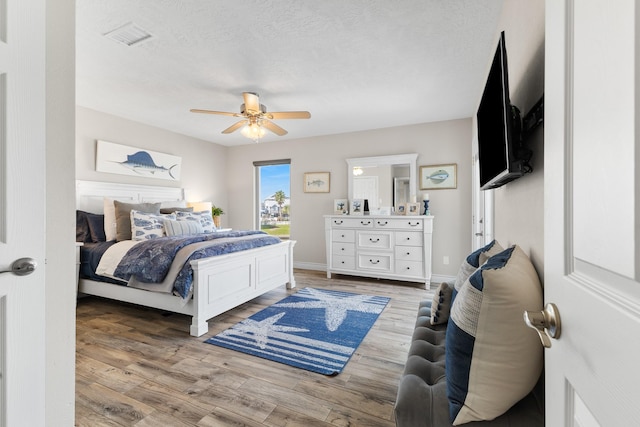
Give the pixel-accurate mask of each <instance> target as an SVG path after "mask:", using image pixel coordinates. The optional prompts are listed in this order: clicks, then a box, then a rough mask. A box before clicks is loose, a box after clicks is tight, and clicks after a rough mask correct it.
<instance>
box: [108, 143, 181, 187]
mask: <svg viewBox="0 0 640 427" xmlns="http://www.w3.org/2000/svg"><path fill="white" fill-rule="evenodd" d="M181 164H182V158H181V157H178V156H173V155H171V154H165V153H158V152H156V151H151V150H147V149H143V148H136V147H130V146H127V145H121V144H114V143H113V142H107V141H100V140H98V141H97V148H96V171H98V172H107V173H117V174H121V175H131V176H140V177H147V178H157V179H166V180H170V181H180V167H181Z"/></svg>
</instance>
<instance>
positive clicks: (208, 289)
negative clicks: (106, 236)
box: [76, 181, 296, 336]
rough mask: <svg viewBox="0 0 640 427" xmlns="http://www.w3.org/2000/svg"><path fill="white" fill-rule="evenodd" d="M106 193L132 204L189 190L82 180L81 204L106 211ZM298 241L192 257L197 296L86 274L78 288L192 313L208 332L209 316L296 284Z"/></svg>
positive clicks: (195, 329) (196, 330)
mask: <svg viewBox="0 0 640 427" xmlns="http://www.w3.org/2000/svg"><path fill="white" fill-rule="evenodd" d="M104 197H109V198H113V199H116V200H120V201H125V202H127V203H141V202H159V201H176V202H178V201H182V200H184V190H183V189H182V188H176V187H156V186H143V185H131V184H117V183H109V182H97V181H76V208H77V209H79V210H83V211H86V212H91V213H98V214H101V213H102V212H103V200H104ZM294 245H295V241H291V240H288V241H283V242H281V243H278V244H275V245H270V246H265V247H261V248H256V249H249V250H246V251H242V252H235V253H232V254H226V255H219V256H215V257H210V258H204V259H200V260H195V261H192V262H191V266H192V268H193V272H194V278H193V298H192V299H190V300H189V301H188V302H187V304H186V305H185V304H184V301H183V300H182V298H180V297H178V296H174V295H172V294H168V293H159V292H151V291H146V290H142V289H136V288H131V287H127V286H121V285H114V284H109V283H104V282H97V281H93V280H88V279H80V281H79V284H78V286H79V288H78V290H79V291H80V292H81V293H83V294H88V295H96V296H100V297H105V298H109V299H114V300H118V301H125V302H129V303H133V304H139V305H142V306H145V307H153V308H158V309H162V310H167V311H171V312H175V313H182V314H187V315H189V316H192V322H191V327H190V330H189V332H190V334H191V335H193V336H201V335H204V334H205V333H207V331H208V329H209V326H208V324H207V320H209V319H211V318H212V317H215V316H217V315H219V314H221V313H223V312H225V311H227V310H230V309H232V308H234V307H237V306H238V305H240V304H242V303H245V302H247V301H249V300H251V299H253V298H255V297H257V296H260V295H262V294H264V293H265V292H268V291H270V290H272V289H275V288H277V287H279V286H282V285H286V286H287V289H291V288H294V287H295V285H296V284H295V279H294V277H293V247H294Z"/></svg>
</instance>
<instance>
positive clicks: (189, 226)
mask: <svg viewBox="0 0 640 427" xmlns="http://www.w3.org/2000/svg"><path fill="white" fill-rule="evenodd" d="M164 231H165V233H167V236H182V235H187V234H202V233H204V231H203V229H202V225H200V222H199V221H171V220H168V219H165V220H164Z"/></svg>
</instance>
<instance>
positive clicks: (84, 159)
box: [76, 3, 544, 411]
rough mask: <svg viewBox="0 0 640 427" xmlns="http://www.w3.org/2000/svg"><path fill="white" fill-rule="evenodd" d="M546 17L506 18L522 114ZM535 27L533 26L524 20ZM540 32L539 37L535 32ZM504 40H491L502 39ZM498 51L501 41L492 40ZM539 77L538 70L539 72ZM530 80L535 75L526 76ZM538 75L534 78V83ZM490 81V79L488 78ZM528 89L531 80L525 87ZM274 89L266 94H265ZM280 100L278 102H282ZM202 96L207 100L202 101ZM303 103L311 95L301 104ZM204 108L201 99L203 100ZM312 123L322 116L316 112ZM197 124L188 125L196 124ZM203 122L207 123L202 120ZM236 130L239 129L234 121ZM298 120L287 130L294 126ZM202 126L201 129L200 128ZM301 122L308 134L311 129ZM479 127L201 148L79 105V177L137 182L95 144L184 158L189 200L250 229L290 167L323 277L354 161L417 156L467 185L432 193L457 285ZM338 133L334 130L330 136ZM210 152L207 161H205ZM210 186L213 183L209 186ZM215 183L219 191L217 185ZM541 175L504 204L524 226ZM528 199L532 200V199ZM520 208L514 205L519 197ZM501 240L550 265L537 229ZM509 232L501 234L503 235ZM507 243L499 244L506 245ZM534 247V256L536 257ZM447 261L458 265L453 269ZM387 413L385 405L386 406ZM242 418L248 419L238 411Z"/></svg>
mask: <svg viewBox="0 0 640 427" xmlns="http://www.w3.org/2000/svg"><path fill="white" fill-rule="evenodd" d="M532 9H533V10H534V11H535V13H537V17H538V18H537V20H531V19H526V18H530V15H531V14H527V13H524V12H523V11H522V10H519V7H516V6H514V5H511V7H508V6H507V7H506V8H505V10H504V11H503V12H502V14H504V15H506V16H500V14H498V15H497V16H496V17H495V18H496V19H497V20H501V21H505V22H507V24H502V25H501V27H503V28H504V29H505V30H506V31H507V33H508V34H509V43H510V46H512V47H511V50H510V52H513V53H512V54H511V56H512V57H510V60H511V61H512V69H513V75H512V76H511V79H512V83H511V84H512V85H513V93H514V95H515V94H517V97H518V99H514V102H517V103H518V105H520V106H521V108H522V109H523V110H527V109H528V108H530V106H532V105H533V104H534V103H535V102H536V101H537V99H538V98H539V96H540V94H541V93H542V85H543V81H542V67H543V54H544V49H543V31H544V28H543V25H542V24H541V20H542V14H543V12H544V10H543V8H542V7H541V4H540V3H539V4H538V7H537V8H532ZM523 21H526V22H523ZM531 26H533V27H534V29H533V30H532V29H531ZM493 37H495V34H493V35H491V36H490V39H493ZM489 45H490V46H491V47H490V49H492V47H493V46H492V45H493V41H491V42H489ZM535 70H537V71H535ZM525 73H527V75H526V76H525ZM531 75H533V77H530V76H531ZM481 80H482V79H481ZM520 81H524V82H523V83H520ZM265 90H266V89H265ZM275 95H276V94H274V95H272V96H275ZM203 98H206V97H204V96H203ZM292 98H293V99H294V101H295V102H296V103H295V104H294V105H280V106H278V107H277V108H276V107H273V106H272V105H271V104H270V102H269V98H268V97H267V95H266V94H264V92H262V91H261V100H263V102H264V103H265V104H266V105H267V106H268V107H269V108H270V109H271V108H274V109H278V110H282V109H285V110H286V109H307V108H309V109H311V108H310V107H308V106H307V105H305V104H304V100H303V99H302V100H298V99H296V98H295V96H294V97H292ZM302 98H304V97H302ZM232 101H233V102H234V103H233V104H232V105H230V106H227V105H221V106H220V105H218V104H216V103H215V102H214V101H213V100H212V101H209V100H207V99H204V100H200V101H199V102H200V103H198V104H191V105H188V106H190V107H194V108H212V109H219V110H224V111H233V108H234V107H235V104H236V103H237V101H236V98H234V97H232ZM194 102H195V101H194ZM311 110H312V111H311V113H312V120H313V118H314V117H315V116H314V110H313V109H311ZM188 118H189V117H188ZM197 118H198V119H199V117H197ZM203 120H205V123H204V124H203V125H204V126H207V129H209V130H210V132H211V136H209V138H210V139H211V140H214V141H221V143H225V144H226V143H227V142H226V139H225V138H227V137H228V135H217V134H218V133H219V130H221V129H222V128H224V127H225V126H226V125H227V122H223V123H224V125H223V127H222V128H217V127H216V126H217V123H216V126H214V125H209V124H208V123H207V122H206V120H209V117H206V116H205V117H204V118H203ZM228 120H230V121H229V122H228V125H230V124H232V123H233V122H234V121H233V119H232V118H229V119H228ZM293 122H294V121H282V122H279V124H281V125H282V126H284V127H285V128H287V129H289V128H288V126H289V125H290V124H293ZM199 123H200V122H199ZM304 124H305V123H301V124H300V125H299V126H304ZM473 126H474V122H473V120H472V119H471V118H470V117H466V118H465V117H462V118H456V119H453V120H441V121H436V122H431V123H417V124H408V125H405V126H395V127H388V128H384V129H374V130H363V131H353V132H346V133H338V134H332V135H322V136H314V137H307V138H302V139H299V138H296V137H295V133H294V131H293V130H291V132H290V135H287V137H290V138H288V139H286V140H279V138H277V137H275V136H270V137H268V138H265V141H263V142H262V143H260V144H252V143H251V144H244V145H233V146H220V145H217V144H203V142H202V140H200V139H197V138H192V137H187V136H184V135H180V134H179V133H172V132H169V131H167V130H163V129H160V128H158V127H154V126H149V125H146V124H143V123H140V122H136V121H130V120H126V119H123V118H120V117H117V116H116V115H111V114H107V113H104V112H100V111H96V110H93V109H89V108H86V107H83V106H78V108H77V110H76V130H77V134H76V178H77V179H80V180H90V181H95V180H107V179H108V180H117V181H119V182H130V181H129V180H130V178H129V177H121V176H119V175H106V174H104V173H100V172H97V171H96V170H95V164H94V159H95V149H96V142H95V141H96V139H100V140H105V141H110V142H115V143H121V144H126V145H135V146H136V147H140V148H146V149H151V150H155V151H160V152H165V153H169V154H173V155H179V156H181V157H182V165H183V169H182V170H183V172H182V177H181V180H182V182H181V185H183V186H184V187H185V188H186V190H187V192H188V193H189V192H190V191H191V192H193V193H195V194H194V195H193V196H191V197H194V200H211V201H213V202H214V203H215V204H216V205H219V206H223V207H224V208H225V210H226V211H227V212H229V213H230V214H229V213H228V214H227V215H224V216H223V225H224V226H225V227H231V228H234V229H244V228H247V227H251V226H252V223H253V218H252V214H251V212H252V199H251V197H247V195H249V194H252V192H253V185H254V184H253V162H254V161H263V160H270V159H281V158H289V159H291V192H292V194H291V200H292V202H291V203H292V212H293V218H294V219H293V221H292V225H291V238H292V239H293V240H296V242H297V243H296V247H295V256H294V266H295V267H298V268H305V269H311V270H317V271H323V270H324V268H325V266H326V259H325V248H324V245H323V244H322V243H320V244H318V242H324V223H323V221H324V220H323V217H322V215H323V214H327V213H331V206H332V202H333V199H336V198H346V197H347V194H346V191H347V188H346V179H347V175H346V173H347V167H346V166H347V165H346V162H345V159H347V158H351V157H362V156H377V155H388V154H402V153H412V152H415V153H418V162H417V163H418V165H428V164H444V163H456V164H457V171H458V180H459V182H460V185H459V186H458V188H457V189H455V190H440V191H435V192H432V193H431V194H432V195H431V199H432V201H431V205H432V212H433V214H434V215H435V217H436V220H435V224H436V225H435V231H434V242H433V257H432V262H433V272H434V277H433V280H434V282H437V280H438V279H440V280H442V279H446V278H451V277H453V276H455V275H456V273H457V270H458V267H459V265H460V262H461V261H462V259H463V258H464V257H465V256H466V255H467V254H468V252H469V250H470V246H469V245H470V239H471V236H472V219H471V211H472V203H471V201H472V193H471V185H470V182H471V170H472V165H471V151H470V148H471V141H472V139H473ZM331 133H335V132H331ZM537 138H538V139H537V141H536V144H537V145H538V147H537V148H539V149H538V150H537V153H536V154H537V157H536V159H534V161H535V162H537V164H539V165H540V166H541V163H542V157H543V151H542V150H541V148H542V147H541V145H542V137H541V133H540V134H538V135H537ZM204 150H207V153H208V154H207V155H204V156H203V152H204ZM310 171H328V172H330V174H331V175H330V176H331V191H330V193H328V194H307V193H304V191H303V188H302V175H303V174H304V173H305V172H310ZM136 182H138V183H140V184H146V185H154V184H155V185H157V184H156V183H157V180H154V179H144V178H140V179H136ZM203 182H204V183H205V184H203ZM207 183H216V185H215V186H211V185H207ZM541 192H542V168H541V169H540V171H539V172H538V171H537V170H536V172H535V173H534V174H532V175H530V176H527V177H526V178H525V179H522V180H521V182H515V183H513V186H511V187H505V188H504V189H502V190H501V194H502V197H506V198H507V199H506V200H505V201H503V202H502V203H503V204H504V205H505V206H508V207H509V209H511V208H512V207H517V208H518V209H522V210H523V211H524V212H526V215H525V216H524V217H522V221H523V222H524V221H526V222H527V223H537V224H540V225H539V227H540V228H541V224H542V210H541V209H540V206H538V205H536V200H539V199H540V198H541ZM523 193H524V194H523ZM513 197H516V198H518V199H519V200H518V201H517V202H516V203H515V204H512V202H511V201H510V199H511V198H513ZM496 225H497V227H496V232H497V233H499V235H500V236H507V235H508V236H510V238H509V239H507V238H505V237H503V238H504V239H505V241H506V240H510V239H513V241H516V239H517V240H518V241H519V242H521V243H520V244H521V245H523V247H526V250H528V251H529V250H530V251H531V252H533V254H534V255H535V256H534V260H535V262H539V263H541V262H542V255H543V253H542V248H541V246H542V244H541V239H542V237H541V235H540V234H539V233H535V232H534V231H533V230H528V229H527V228H525V227H521V226H520V225H519V224H513V225H510V226H512V227H513V229H514V230H518V231H519V232H520V231H522V232H525V233H531V236H533V237H534V239H530V237H531V236H522V237H521V236H517V235H516V234H514V233H513V230H510V229H509V228H506V229H505V228H503V227H504V226H503V224H502V223H498V224H496ZM501 227H502V228H501ZM498 238H500V237H498ZM532 248H533V250H532ZM445 257H447V258H449V260H450V261H449V264H445V263H444V259H445ZM87 399H88V398H86V397H84V394H83V398H82V402H83V405H82V407H83V408H85V407H86V406H87V405H90V404H91V403H90V399H89V400H87ZM384 408H385V409H386V408H387V407H386V404H385V406H384ZM236 411H239V410H238V409H236Z"/></svg>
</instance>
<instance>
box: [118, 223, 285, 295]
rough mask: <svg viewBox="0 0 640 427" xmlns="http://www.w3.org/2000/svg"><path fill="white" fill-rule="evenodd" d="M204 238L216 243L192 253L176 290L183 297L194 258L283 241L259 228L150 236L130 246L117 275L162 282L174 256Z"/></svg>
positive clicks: (147, 281) (190, 276)
mask: <svg viewBox="0 0 640 427" xmlns="http://www.w3.org/2000/svg"><path fill="white" fill-rule="evenodd" d="M256 234H259V235H260V236H256V237H254V238H252V239H232V240H229V239H228V238H229V237H243V236H249V235H256ZM220 239H222V240H220ZM216 240H218V241H216ZM204 241H211V243H212V244H211V245H209V246H206V247H204V248H201V249H198V250H196V251H194V252H193V253H192V254H191V255H190V256H189V258H188V259H187V261H186V262H185V263H184V266H183V267H182V269H181V270H180V272H179V273H178V276H177V278H176V281H175V283H174V292H175V293H177V294H178V295H180V296H181V297H182V298H187V297H189V295H190V293H191V287H192V285H193V270H192V269H191V265H190V261H193V260H196V259H201V258H207V257H211V256H216V255H223V254H229V253H233V252H238V251H244V250H248V249H253V248H259V247H262V246H268V245H273V244H276V243H280V239H279V238H277V237H273V236H269V235H268V234H266V233H264V232H262V231H255V230H247V231H229V232H219V233H211V234H197V235H190V236H171V237H160V238H157V239H149V240H145V241H142V242H140V243H138V244H136V245H135V246H133V247H132V248H131V249H129V251H128V252H127V253H126V255H125V256H124V257H123V258H122V260H121V261H120V263H119V264H118V267H117V268H116V270H115V272H114V276H116V277H119V278H122V279H123V280H129V279H131V278H132V277H134V278H135V279H137V280H139V281H141V282H146V283H160V282H162V281H163V280H164V278H165V276H166V275H167V272H168V271H169V269H170V267H171V263H172V262H173V258H174V257H175V255H176V253H177V252H178V251H179V250H180V249H182V248H184V247H185V246H187V245H190V244H192V243H198V242H204Z"/></svg>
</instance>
